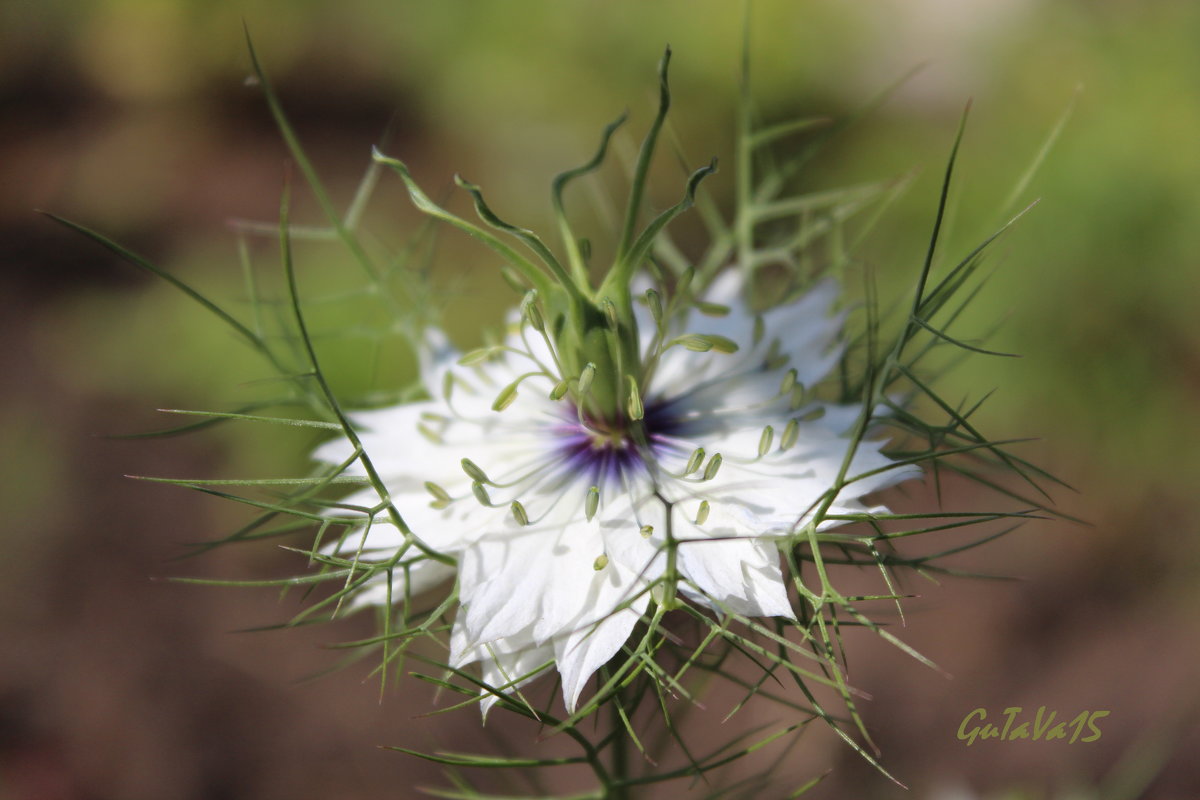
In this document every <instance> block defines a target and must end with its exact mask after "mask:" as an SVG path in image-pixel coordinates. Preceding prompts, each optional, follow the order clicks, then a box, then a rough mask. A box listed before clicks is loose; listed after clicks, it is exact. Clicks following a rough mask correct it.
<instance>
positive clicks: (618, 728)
mask: <svg viewBox="0 0 1200 800" xmlns="http://www.w3.org/2000/svg"><path fill="white" fill-rule="evenodd" d="M618 694H620V691H619V690H618ZM619 704H620V699H619V697H614V698H613V699H612V701H611V702H610V703H609V714H610V716H611V717H612V726H613V734H612V736H613V742H612V764H611V766H610V768H609V777H610V778H611V782H610V783H609V784H608V785H607V786H606V787H605V792H604V800H628V798H629V787H628V784H627V780H628V779H629V740H628V737H626V735H625V730H624V723H623V722H622V720H621V711H620V705H619Z"/></svg>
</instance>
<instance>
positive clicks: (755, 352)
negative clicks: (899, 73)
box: [317, 269, 914, 713]
mask: <svg viewBox="0 0 1200 800" xmlns="http://www.w3.org/2000/svg"><path fill="white" fill-rule="evenodd" d="M743 288H744V287H743V279H742V276H741V273H740V272H739V271H737V270H735V269H729V270H726V271H725V272H724V273H722V274H721V275H720V276H719V277H718V278H717V279H716V280H715V281H714V282H713V284H712V285H711V287H710V288H709V290H708V292H707V294H706V296H705V298H704V302H702V303H698V304H697V308H695V309H693V310H691V311H689V312H687V313H684V314H679V315H676V317H675V319H676V322H674V323H671V322H670V321H667V320H664V319H663V317H662V314H661V313H657V309H658V308H659V306H658V305H657V304H658V297H657V295H656V294H655V293H654V292H650V293H648V294H647V295H646V296H645V297H646V298H647V299H648V302H647V303H646V304H645V305H639V306H637V307H636V310H635V313H634V317H635V318H636V322H637V324H636V328H637V335H636V341H637V343H638V350H639V351H640V354H641V358H640V362H641V374H640V375H639V376H638V378H637V379H636V380H632V379H631V381H630V382H631V384H633V385H634V390H633V392H632V393H631V394H629V395H628V397H627V401H626V402H625V403H622V404H619V405H617V406H616V407H615V408H610V409H609V410H608V411H603V410H598V408H599V407H598V406H595V405H588V404H586V403H583V402H581V400H580V399H579V398H580V397H587V396H588V395H589V393H590V392H591V387H590V386H588V385H587V384H589V383H593V382H595V381H596V380H597V377H596V375H597V373H596V369H595V365H594V364H588V365H587V366H585V367H584V369H583V370H582V371H581V373H580V375H579V377H578V379H576V380H574V381H572V382H571V383H570V385H571V388H572V390H573V391H572V393H571V394H569V395H568V394H567V392H566V391H565V388H566V385H565V384H564V383H562V382H560V378H559V370H558V368H557V365H558V364H559V361H560V354H559V353H558V352H557V351H556V348H555V346H554V344H553V341H552V339H551V338H550V337H549V336H547V335H545V324H544V322H542V321H541V320H540V319H539V315H538V313H537V311H536V308H531V307H530V305H529V304H527V305H526V309H525V313H524V314H523V315H514V316H513V318H512V319H511V320H510V324H511V331H510V333H509V334H508V336H507V338H506V340H505V342H504V344H503V345H502V346H501V347H497V348H491V349H490V350H488V351H480V352H476V353H473V354H469V355H468V356H467V357H465V358H459V354H458V353H457V352H456V351H455V350H454V349H453V348H452V347H451V346H450V345H449V343H448V342H447V340H446V338H445V337H444V335H443V334H441V333H440V332H439V331H437V330H432V331H430V333H429V334H428V336H427V347H426V352H425V354H424V358H423V359H422V368H423V369H422V371H423V375H422V378H423V381H424V383H425V386H426V388H427V390H428V392H429V394H430V395H431V396H432V398H433V399H430V400H427V401H423V402H416V403H409V404H405V405H400V406H395V407H392V408H384V409H380V410H376V411H370V412H365V413H360V414H358V415H356V417H355V422H356V423H357V424H358V425H360V426H361V427H362V429H363V431H362V433H361V442H362V446H363V447H364V448H365V450H366V451H367V452H368V453H369V454H370V455H371V458H372V461H373V463H374V465H375V468H376V469H377V470H378V472H379V474H380V476H381V477H382V479H383V481H384V483H385V485H386V487H387V490H388V492H389V494H390V498H391V501H392V503H393V504H394V506H395V508H396V509H397V510H398V511H399V513H400V514H401V515H402V517H403V519H404V520H405V523H406V524H407V526H408V527H409V528H410V530H411V532H412V534H414V535H415V536H416V537H418V538H419V539H420V540H421V541H422V542H423V543H424V544H425V545H426V546H427V547H429V548H432V549H433V550H436V551H437V552H439V553H441V554H444V555H448V556H451V557H452V558H453V559H454V560H455V562H456V566H451V565H448V564H445V563H441V562H439V561H437V560H433V559H427V558H425V559H417V560H415V561H414V562H413V563H412V564H411V566H410V568H409V570H408V571H407V581H408V585H407V587H404V586H399V585H397V583H398V582H399V581H400V580H402V579H401V578H400V573H399V571H395V572H394V573H392V574H393V575H394V576H395V577H394V578H393V585H392V586H391V587H390V597H392V598H401V597H404V596H405V594H406V593H407V594H409V595H411V594H416V593H418V592H421V591H424V590H426V589H429V588H432V587H434V586H435V585H437V584H440V583H442V582H444V581H448V580H449V579H450V578H452V577H453V578H455V579H456V580H457V582H458V597H459V608H458V612H457V617H456V619H455V621H454V625H453V631H452V634H451V642H450V647H451V653H450V658H449V663H450V665H451V666H453V667H462V666H464V665H467V664H470V663H473V662H479V663H480V664H481V666H482V672H483V679H484V681H485V682H486V683H487V684H489V685H491V686H493V687H497V688H501V689H503V690H505V691H508V690H511V689H514V688H516V687H517V686H519V685H521V684H522V683H524V682H525V681H526V680H528V679H530V678H531V677H532V676H533V675H534V674H535V673H536V672H537V671H538V670H539V669H540V668H543V667H544V666H545V665H547V664H549V663H550V662H554V663H555V664H556V665H557V668H558V671H559V673H560V674H561V676H562V692H563V698H564V700H565V702H566V706H567V708H568V709H570V710H572V711H573V710H574V709H575V707H576V705H577V703H578V699H579V697H580V694H581V692H582V691H583V688H584V685H585V683H586V682H587V680H588V678H589V677H591V676H592V674H593V673H595V672H596V670H597V669H598V668H599V667H600V666H602V665H603V664H605V662H607V661H608V660H609V659H611V658H613V657H614V655H616V654H618V652H619V651H620V650H621V648H622V646H623V645H625V644H626V642H627V640H628V639H629V638H630V634H631V631H632V630H633V629H634V626H635V624H636V623H637V622H638V620H639V618H640V616H641V615H642V614H643V612H645V611H646V609H647V607H648V605H649V604H650V603H651V602H652V601H656V602H660V603H661V602H664V601H665V600H666V599H667V598H668V597H669V596H670V595H673V594H674V591H673V587H666V586H664V585H663V580H664V576H667V577H670V576H672V575H673V576H675V577H677V579H678V589H679V592H680V593H681V595H682V597H683V598H686V601H690V602H692V603H695V604H698V605H700V606H704V607H707V608H709V609H711V610H712V611H713V612H715V613H718V614H724V613H732V614H736V615H742V616H747V617H771V616H778V617H794V612H793V609H792V605H791V602H790V601H789V597H788V580H786V579H785V575H784V572H783V570H782V569H781V551H780V548H781V546H783V545H785V544H786V542H787V541H788V540H789V537H794V535H795V534H796V532H797V531H799V530H801V529H803V527H804V526H805V524H806V523H807V522H808V521H809V520H810V519H811V518H812V513H813V511H814V509H815V508H816V506H817V505H818V503H819V502H820V501H822V500H823V499H824V498H825V496H826V495H827V493H829V492H830V491H831V489H832V488H833V487H834V486H835V485H836V483H837V479H838V476H839V474H840V473H842V472H843V470H845V472H844V474H846V475H866V476H868V477H864V478H863V479H861V480H858V481H856V482H853V483H851V484H850V485H849V486H846V487H845V488H844V489H843V490H842V491H841V492H840V494H838V495H837V496H836V497H834V498H832V503H831V504H830V505H829V506H828V508H827V509H826V511H827V512H828V513H830V514H844V513H852V512H861V511H863V510H865V509H864V506H863V504H862V498H863V497H864V496H865V495H867V494H869V493H871V492H873V491H875V490H878V489H881V488H883V487H885V486H889V485H892V484H894V483H896V482H898V481H900V480H902V479H904V478H908V477H912V475H913V474H914V472H913V471H912V469H905V468H897V469H881V468H883V467H886V466H887V465H888V464H890V463H891V461H890V460H889V459H888V458H887V457H886V456H884V455H883V454H881V453H880V450H879V448H880V445H879V444H878V443H872V442H870V441H862V442H858V443H857V447H856V448H852V447H851V439H850V438H849V436H848V431H849V430H850V429H851V428H853V427H854V425H855V423H856V421H857V419H858V416H859V414H860V412H861V407H860V406H857V405H840V404H831V403H825V402H821V401H818V400H815V399H813V395H812V393H811V391H809V390H808V388H811V387H814V386H816V385H817V384H818V383H819V382H820V381H821V380H822V379H823V378H825V377H826V375H827V373H829V371H830V370H831V368H832V367H833V366H834V365H835V364H836V363H837V362H838V360H839V358H840V357H841V349H842V348H841V347H840V345H839V334H840V332H841V327H842V322H843V317H844V315H843V314H840V313H835V312H834V311H833V303H834V300H835V298H836V294H837V285H836V283H835V282H833V281H832V280H826V281H824V282H821V283H819V284H818V285H817V286H816V287H815V288H812V289H811V290H809V291H808V293H807V294H805V295H803V296H802V297H801V298H800V299H799V300H798V301H796V302H793V303H790V304H787V305H784V306H780V307H776V308H774V309H772V310H769V311H767V312H765V313H763V314H759V315H756V314H753V313H752V312H751V311H750V309H749V307H748V305H747V302H746V301H745V300H744V299H743V296H742V295H743ZM531 311H532V313H530V312H531ZM702 311H706V312H708V314H705V313H702ZM713 312H716V313H717V314H718V316H710V315H709V314H712V313H713ZM692 331H695V332H696V333H689V332H692ZM806 387H808V388H806ZM556 397H557V398H558V399H554V398H556ZM849 452H852V453H853V456H852V458H851V460H850V462H849V464H848V466H844V464H843V462H844V461H845V459H846V457H847V454H848V453H849ZM351 455H352V453H351V446H350V445H349V444H348V443H347V442H345V441H343V440H339V441H334V442H330V443H328V444H326V445H324V446H323V447H321V448H320V449H319V450H318V451H317V457H318V458H319V459H321V460H324V461H327V462H330V463H343V462H345V461H347V460H348V459H349V457H350V456H351ZM356 463H357V462H356ZM359 469H360V474H361V467H359ZM346 504H348V505H355V504H360V505H362V506H366V507H370V506H372V505H374V504H375V501H374V498H373V495H372V494H371V493H370V492H365V493H363V494H362V495H361V496H351V497H350V498H348V499H347V500H346ZM876 510H878V509H876ZM830 524H837V523H835V522H824V523H822V525H821V527H822V528H823V527H827V526H828V525H830ZM404 541H405V536H404V535H403V534H402V533H401V532H400V531H399V530H398V529H397V528H396V527H395V526H394V525H393V524H392V523H391V522H388V521H386V520H384V519H376V520H374V521H373V522H372V523H371V524H370V525H369V526H364V528H362V529H361V530H360V531H359V532H358V533H352V534H350V535H349V536H347V537H345V538H344V539H343V540H342V541H341V543H340V545H339V548H338V549H337V551H336V552H337V553H338V554H340V555H341V556H342V557H345V558H349V557H354V558H356V559H358V560H360V561H366V560H370V559H372V558H378V559H383V560H386V559H387V558H388V557H389V556H390V554H391V553H393V552H395V550H396V548H398V547H400V546H401V545H402V544H403V543H404ZM668 573H669V574H668ZM387 597H389V592H388V586H387V579H386V574H385V573H379V574H378V575H377V576H376V577H375V578H374V579H373V580H372V581H371V582H369V583H368V585H366V586H364V587H363V588H362V590H361V591H360V592H359V593H358V595H357V597H356V598H355V602H356V603H357V604H359V605H364V604H381V603H384V602H386V598H387ZM495 700H496V697H495V696H494V695H492V694H490V693H489V694H488V695H487V696H485V697H484V699H483V701H482V702H483V708H484V711H485V713H486V711H487V709H488V708H489V707H490V706H491V704H492V703H494V702H495Z"/></svg>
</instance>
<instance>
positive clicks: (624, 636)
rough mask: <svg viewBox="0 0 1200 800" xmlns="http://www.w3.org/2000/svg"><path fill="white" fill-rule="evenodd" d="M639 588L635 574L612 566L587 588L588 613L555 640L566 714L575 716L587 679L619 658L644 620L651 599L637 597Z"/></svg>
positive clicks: (613, 563)
mask: <svg viewBox="0 0 1200 800" xmlns="http://www.w3.org/2000/svg"><path fill="white" fill-rule="evenodd" d="M637 586H638V581H637V580H636V579H635V575H634V574H633V573H631V572H629V571H628V570H626V569H625V568H624V567H623V566H621V565H620V564H618V563H615V562H610V563H609V564H608V566H606V567H605V568H604V569H602V570H600V571H598V572H596V573H595V575H594V577H593V579H592V580H591V581H590V582H589V585H588V586H587V600H588V604H587V605H588V610H587V611H586V612H585V613H584V614H583V615H581V616H580V618H579V619H578V621H577V622H576V624H575V625H574V627H573V629H572V630H570V631H569V632H567V633H566V634H565V635H562V636H559V637H557V638H555V640H554V655H555V658H556V659H557V661H558V671H559V673H560V674H561V675H562V682H563V685H562V692H563V701H564V702H565V703H566V706H567V711H569V712H571V713H574V712H575V707H576V704H577V703H578V701H579V695H580V693H582V692H583V687H584V684H586V683H587V681H588V678H590V677H591V676H592V674H593V673H594V672H595V671H596V670H597V669H599V668H600V667H601V666H603V665H604V664H605V663H606V662H607V661H608V660H609V659H611V658H612V657H613V656H614V655H616V653H617V651H618V650H620V649H621V646H622V645H623V644H625V642H626V640H628V639H629V634H630V633H631V632H632V631H633V627H634V625H636V624H637V621H638V619H640V618H641V614H642V612H643V611H644V610H645V609H646V604H647V603H648V601H649V598H648V596H647V594H646V593H643V594H641V595H640V596H635V595H637ZM622 606H624V607H623V608H622ZM618 608H619V609H620V610H616V609H618Z"/></svg>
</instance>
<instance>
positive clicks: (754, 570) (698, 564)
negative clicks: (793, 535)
mask: <svg viewBox="0 0 1200 800" xmlns="http://www.w3.org/2000/svg"><path fill="white" fill-rule="evenodd" d="M681 527H682V528H683V530H681V531H680V533H681V534H682V535H681V536H680V538H681V539H690V540H691V541H686V542H683V543H681V544H680V545H679V551H678V552H679V556H678V562H677V563H678V565H679V571H680V572H681V573H682V574H683V575H685V576H686V577H688V578H689V579H691V580H692V581H693V582H694V583H695V584H696V585H697V586H699V587H700V589H701V590H702V591H703V592H704V593H705V594H706V595H707V596H708V597H710V598H711V599H712V600H713V601H715V603H714V605H715V606H716V607H717V608H727V609H729V610H730V611H733V612H734V613H737V614H742V615H744V616H749V617H794V616H795V614H794V612H793V611H792V606H791V603H789V602H788V597H787V589H786V587H785V585H784V582H783V573H782V571H781V570H780V568H779V557H780V556H779V549H778V548H777V547H776V546H775V544H774V542H771V541H763V540H761V539H759V540H754V539H721V540H712V539H705V538H700V537H701V536H702V535H701V534H698V532H694V529H692V526H691V525H689V524H688V523H686V522H685V523H684V524H683V525H682V526H681ZM728 535H734V534H733V533H732V532H729V534H728Z"/></svg>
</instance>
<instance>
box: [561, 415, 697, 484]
mask: <svg viewBox="0 0 1200 800" xmlns="http://www.w3.org/2000/svg"><path fill="white" fill-rule="evenodd" d="M676 427H677V421H676V420H675V419H674V417H672V416H671V415H670V414H669V413H668V404H666V403H653V404H647V405H646V408H645V411H644V413H643V416H642V419H641V420H640V422H633V421H632V420H626V419H618V420H616V421H612V422H610V421H603V420H594V419H588V418H586V417H585V418H584V421H583V422H582V423H581V422H580V421H579V419H578V417H577V415H576V414H575V409H574V407H571V418H570V419H568V420H564V422H563V424H562V425H558V426H555V428H554V431H555V433H556V434H557V435H558V450H559V453H560V454H561V458H562V460H563V463H564V464H565V465H566V467H567V469H569V470H571V471H572V472H574V473H575V474H577V475H582V476H588V477H589V478H590V480H591V482H592V484H593V485H597V486H598V485H600V483H601V482H602V481H608V480H618V479H620V478H621V476H622V475H625V474H628V473H630V472H634V471H637V470H644V469H645V468H646V462H645V459H646V457H647V456H653V455H655V454H657V453H659V452H661V451H662V450H664V449H667V448H669V447H670V444H669V438H670V434H671V433H672V431H673V430H674V429H675V428H676Z"/></svg>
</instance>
